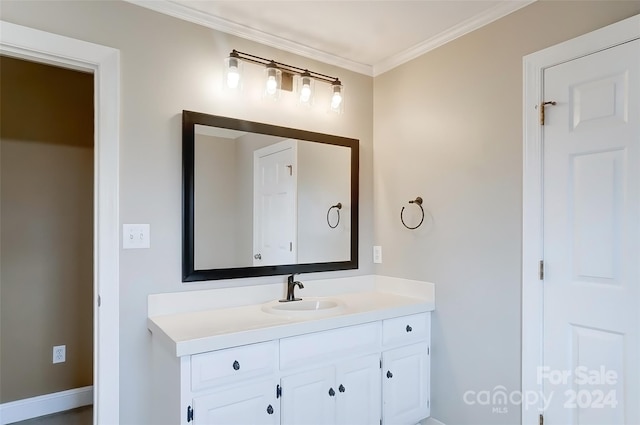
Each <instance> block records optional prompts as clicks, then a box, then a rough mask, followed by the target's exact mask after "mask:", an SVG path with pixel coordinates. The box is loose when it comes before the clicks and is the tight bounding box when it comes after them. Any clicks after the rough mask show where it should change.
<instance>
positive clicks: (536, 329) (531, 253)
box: [521, 15, 640, 425]
mask: <svg viewBox="0 0 640 425" xmlns="http://www.w3.org/2000/svg"><path fill="white" fill-rule="evenodd" d="M638 38H640V15H636V16H632V17H630V18H627V19H624V20H622V21H620V22H617V23H615V24H612V25H609V26H606V27H604V28H601V29H598V30H595V31H593V32H590V33H588V34H585V35H582V36H580V37H577V38H574V39H571V40H568V41H565V42H563V43H560V44H557V45H555V46H552V47H549V48H546V49H544V50H541V51H538V52H535V53H532V54H530V55H527V56H525V57H524V58H523V73H524V75H523V79H524V100H523V123H524V134H523V179H522V184H523V187H522V191H523V194H522V195H523V196H522V346H521V349H522V369H521V370H522V372H521V373H522V377H521V378H522V395H523V400H524V401H523V403H522V405H521V414H522V424H523V425H536V424H538V420H539V414H540V413H541V411H540V410H539V406H527V403H526V400H527V395H531V396H532V399H533V398H534V397H533V395H534V394H537V395H540V394H541V393H540V392H541V391H542V385H541V384H542V383H541V382H538V381H539V379H538V376H537V373H533V372H532V371H535V370H537V367H538V366H539V365H542V347H543V345H542V343H543V295H544V292H543V284H542V282H541V281H540V279H539V262H540V261H541V260H542V259H543V258H544V253H543V238H542V235H543V222H542V213H543V210H542V208H543V204H542V195H543V193H542V187H543V173H542V170H543V151H542V137H543V136H542V126H541V125H540V121H539V116H538V113H539V112H538V105H540V104H541V103H542V102H543V93H544V86H543V83H544V81H543V75H544V71H545V69H547V68H550V67H552V66H555V65H559V64H561V63H564V62H568V61H571V60H573V59H577V58H580V57H583V56H586V55H589V54H592V53H596V52H598V51H601V50H605V49H608V48H611V47H614V46H617V45H619V44H623V43H626V42H629V41H632V40H635V39H638ZM538 399H540V398H539V397H538ZM540 400H541V399H540Z"/></svg>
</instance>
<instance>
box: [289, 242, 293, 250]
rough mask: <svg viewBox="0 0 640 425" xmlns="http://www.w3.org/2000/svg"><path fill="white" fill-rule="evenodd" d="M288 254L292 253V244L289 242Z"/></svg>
mask: <svg viewBox="0 0 640 425" xmlns="http://www.w3.org/2000/svg"><path fill="white" fill-rule="evenodd" d="M289 252H293V242H289Z"/></svg>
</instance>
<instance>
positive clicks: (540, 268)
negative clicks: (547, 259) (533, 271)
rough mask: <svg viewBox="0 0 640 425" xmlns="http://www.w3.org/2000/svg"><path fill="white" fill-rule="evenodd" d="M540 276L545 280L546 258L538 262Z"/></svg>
mask: <svg viewBox="0 0 640 425" xmlns="http://www.w3.org/2000/svg"><path fill="white" fill-rule="evenodd" d="M538 278H539V279H540V280H544V260H540V263H538Z"/></svg>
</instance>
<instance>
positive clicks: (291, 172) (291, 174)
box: [287, 165, 293, 176]
mask: <svg viewBox="0 0 640 425" xmlns="http://www.w3.org/2000/svg"><path fill="white" fill-rule="evenodd" d="M287 168H288V169H289V175H290V176H293V165H287Z"/></svg>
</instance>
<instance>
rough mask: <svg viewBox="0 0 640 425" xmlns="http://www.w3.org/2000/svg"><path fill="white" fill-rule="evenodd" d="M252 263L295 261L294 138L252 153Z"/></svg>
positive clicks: (295, 165)
mask: <svg viewBox="0 0 640 425" xmlns="http://www.w3.org/2000/svg"><path fill="white" fill-rule="evenodd" d="M253 159H254V160H253V165H254V170H253V176H254V177H253V181H254V184H253V191H254V193H253V197H254V203H253V205H254V207H253V227H254V232H253V265H254V266H266V265H273V264H295V263H296V262H297V241H296V234H297V219H296V210H297V206H296V205H297V169H298V168H297V141H296V140H293V139H288V140H285V141H282V142H279V143H276V144H273V145H271V146H267V147H265V148H262V149H258V150H256V151H255V152H254V157H253Z"/></svg>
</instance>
